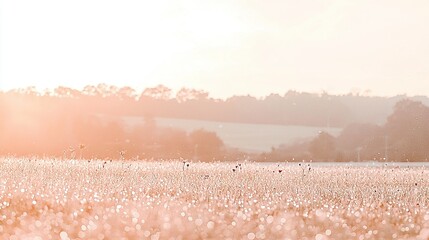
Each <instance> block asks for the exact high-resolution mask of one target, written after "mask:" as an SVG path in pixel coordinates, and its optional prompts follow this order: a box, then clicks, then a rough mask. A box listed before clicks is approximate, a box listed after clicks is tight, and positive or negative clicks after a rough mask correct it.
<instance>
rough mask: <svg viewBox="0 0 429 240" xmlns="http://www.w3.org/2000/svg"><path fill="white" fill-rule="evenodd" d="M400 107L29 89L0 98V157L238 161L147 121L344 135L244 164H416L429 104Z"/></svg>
mask: <svg viewBox="0 0 429 240" xmlns="http://www.w3.org/2000/svg"><path fill="white" fill-rule="evenodd" d="M401 99H404V96H397V97H394V98H382V97H365V96H360V95H358V94H348V95H340V96H335V95H329V94H326V93H323V94H310V93H300V92H295V91H288V92H287V93H285V94H284V95H283V96H280V95H279V94H271V95H269V96H266V97H264V98H259V99H258V98H255V97H252V96H233V97H230V98H228V99H224V100H222V99H213V98H210V97H209V94H208V93H207V92H205V91H202V90H195V89H188V88H183V89H181V90H179V91H178V92H177V93H176V94H175V95H174V94H173V91H172V90H171V89H169V88H167V87H165V86H162V85H159V86H156V87H153V88H147V89H145V90H143V91H142V92H141V93H137V91H136V90H135V89H133V88H130V87H116V86H109V85H106V84H99V85H97V86H86V87H85V88H83V89H82V90H76V89H72V88H68V87H58V88H56V89H54V90H52V91H45V92H43V93H40V92H37V91H36V90H35V89H34V88H31V87H30V88H25V89H15V90H11V91H7V92H0V154H1V155H8V154H14V155H47V156H63V157H80V156H82V157H85V158H88V157H97V158H119V157H121V158H180V157H183V158H187V159H189V158H191V159H192V158H194V159H199V160H204V161H212V160H225V159H230V160H232V159H235V158H238V157H243V156H244V155H245V154H246V153H243V152H240V151H239V150H235V149H228V148H227V146H224V144H223V142H222V140H221V139H219V137H218V136H217V135H216V134H215V133H212V132H208V131H205V130H204V129H200V130H197V131H194V132H192V133H187V132H185V131H183V130H180V129H173V128H165V127H164V128H163V127H159V126H157V125H156V122H155V121H154V119H155V118H156V117H169V118H184V119H200V120H212V121H227V122H242V123H268V124H285V125H305V126H321V127H326V126H329V127H341V128H343V127H344V130H343V132H342V133H341V135H340V136H338V137H334V136H331V135H329V134H327V133H320V134H319V135H318V136H316V138H315V139H313V140H311V141H303V142H298V143H296V144H293V145H289V146H280V147H276V148H273V149H272V151H271V152H268V153H264V154H262V155H252V159H255V160H260V161H264V160H267V161H284V160H288V161H294V160H295V161H298V160H302V159H314V160H315V161H317V160H321V161H326V160H336V161H359V160H392V161H393V160H395V161H396V160H400V161H407V160H408V161H414V160H419V161H420V160H424V159H426V158H427V152H426V151H427V150H426V149H429V147H428V146H427V123H426V122H427V121H425V119H426V120H427V119H429V118H428V117H427V113H426V112H425V111H427V107H426V105H425V104H428V99H427V98H426V97H414V98H411V99H408V100H404V101H400V102H399V103H398V104H396V105H395V103H396V102H397V101H399V100H401ZM416 100H418V101H416ZM422 102H423V103H422ZM424 103H425V104H424ZM105 116H117V117H121V116H142V117H144V121H142V122H141V123H140V124H138V125H130V124H127V123H125V122H121V121H119V120H117V119H119V118H117V119H116V120H112V119H114V118H112V119H110V118H106V117H105ZM409 116H413V117H411V118H409ZM416 119H418V120H416ZM406 126H407V127H406Z"/></svg>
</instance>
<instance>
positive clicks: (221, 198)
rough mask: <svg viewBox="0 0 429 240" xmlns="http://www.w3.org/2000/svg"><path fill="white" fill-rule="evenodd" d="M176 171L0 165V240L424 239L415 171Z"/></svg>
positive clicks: (427, 181) (42, 162)
mask: <svg viewBox="0 0 429 240" xmlns="http://www.w3.org/2000/svg"><path fill="white" fill-rule="evenodd" d="M183 165H184V163H183V161H182V160H178V161H173V162H126V161H116V162H115V161H113V162H105V161H100V160H91V161H87V160H85V161H84V160H81V161H79V160H59V159H25V158H3V159H0V239H319V240H320V239H383V238H384V239H395V238H397V239H406V238H412V239H415V238H420V239H427V238H428V237H429V209H428V205H429V178H428V177H429V171H428V170H426V169H423V168H389V167H380V168H365V167H359V168H353V167H314V168H311V171H307V170H306V172H305V175H303V170H302V167H301V166H298V164H297V165H296V166H290V165H289V166H283V165H279V166H277V165H273V166H267V165H259V164H254V163H242V164H241V165H240V169H239V170H236V171H233V170H232V169H238V168H237V167H236V166H237V164H232V163H231V164H230V163H211V164H208V163H191V164H190V165H189V166H187V167H186V168H184V167H183ZM279 170H281V171H279Z"/></svg>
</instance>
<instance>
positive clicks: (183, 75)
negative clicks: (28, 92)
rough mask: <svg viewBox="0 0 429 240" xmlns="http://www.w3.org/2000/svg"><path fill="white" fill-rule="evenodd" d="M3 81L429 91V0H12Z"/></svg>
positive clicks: (218, 91)
mask: <svg viewBox="0 0 429 240" xmlns="http://www.w3.org/2000/svg"><path fill="white" fill-rule="evenodd" d="M0 31H1V32H0V33H1V36H0V44H1V47H0V61H1V62H0V88H2V89H10V88H14V87H24V86H29V85H35V86H37V87H38V88H39V89H40V90H42V89H44V88H46V87H49V88H53V87H55V86H57V85H66V86H71V87H76V88H82V87H83V86H85V85H87V84H97V83H100V82H104V83H108V84H115V85H119V86H122V85H130V86H132V87H134V88H136V89H138V90H141V89H143V88H145V87H148V86H155V85H157V84H160V83H161V84H164V85H167V86H169V87H171V88H173V89H177V88H180V87H182V86H187V87H194V88H199V89H205V90H207V91H209V92H210V94H211V96H215V97H225V96H230V95H233V94H247V93H250V94H252V95H256V96H261V95H266V94H268V93H270V92H276V93H285V92H286V91H287V90H289V89H293V90H298V91H309V92H321V91H327V92H328V93H348V92H350V91H360V92H364V91H365V90H367V89H370V90H371V95H383V96H386V95H395V94H403V93H406V94H408V95H415V94H424V95H429V44H428V43H429V1H427V0H412V1H404V0H378V1H373V0H372V1H371V0H358V1H346V0H338V1H336V0H323V1H322V0H299V1H296V0H279V1H260V0H257V1H256V0H239V1H234V0H205V1H201V0H183V1H181V0H156V1H142V0H136V1H132V0H121V1H119V0H118V1H109V0H73V1H61V0H37V1H34V0H3V1H1V30H0Z"/></svg>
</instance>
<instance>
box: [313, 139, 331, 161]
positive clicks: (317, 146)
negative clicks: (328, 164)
mask: <svg viewBox="0 0 429 240" xmlns="http://www.w3.org/2000/svg"><path fill="white" fill-rule="evenodd" d="M309 150H310V152H311V153H312V155H313V157H314V158H316V159H317V160H325V161H327V160H332V159H333V157H334V156H335V150H336V146H335V137H333V136H332V135H330V134H329V133H326V132H320V133H319V135H318V136H317V137H316V138H315V139H314V140H313V141H311V143H310V147H309Z"/></svg>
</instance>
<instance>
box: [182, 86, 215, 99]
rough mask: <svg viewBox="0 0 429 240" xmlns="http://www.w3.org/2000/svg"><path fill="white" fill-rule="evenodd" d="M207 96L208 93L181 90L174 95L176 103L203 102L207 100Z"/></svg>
mask: <svg viewBox="0 0 429 240" xmlns="http://www.w3.org/2000/svg"><path fill="white" fill-rule="evenodd" d="M208 96H209V93H208V92H205V91H203V90H196V89H189V88H182V89H180V90H179V91H178V92H177V94H176V100H177V101H178V102H186V101H189V100H203V99H207V98H208Z"/></svg>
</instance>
